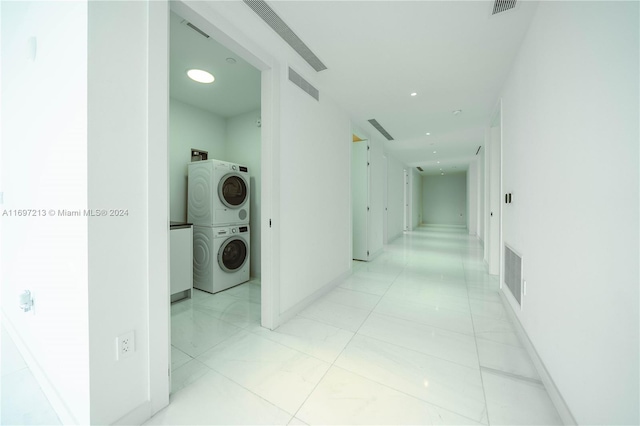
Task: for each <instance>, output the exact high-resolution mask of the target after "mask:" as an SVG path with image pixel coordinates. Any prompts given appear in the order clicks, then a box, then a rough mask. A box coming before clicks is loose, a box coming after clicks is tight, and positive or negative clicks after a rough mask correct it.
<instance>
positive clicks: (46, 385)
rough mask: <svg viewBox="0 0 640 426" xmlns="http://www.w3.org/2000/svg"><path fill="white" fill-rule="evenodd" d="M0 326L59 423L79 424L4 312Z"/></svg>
mask: <svg viewBox="0 0 640 426" xmlns="http://www.w3.org/2000/svg"><path fill="white" fill-rule="evenodd" d="M2 325H3V326H4V328H5V329H6V330H7V333H9V336H10V337H11V340H13V343H14V344H15V345H16V347H17V348H18V352H20V355H22V358H23V359H24V362H25V363H26V364H27V367H29V370H30V371H31V374H33V377H35V379H36V382H38V385H40V388H41V389H42V392H43V393H44V395H45V396H46V397H47V400H49V403H50V404H51V407H52V408H53V410H54V411H55V412H56V414H57V415H58V418H59V419H60V422H61V423H62V424H64V425H77V424H81V423H80V422H79V421H78V419H76V417H75V415H74V414H73V412H72V411H71V410H70V409H69V407H68V406H67V403H66V402H65V400H64V399H63V398H62V396H60V394H59V393H58V390H57V389H56V387H55V386H54V385H53V383H52V382H51V380H50V379H49V376H47V374H46V373H45V371H44V370H43V369H42V367H41V366H40V363H39V362H38V361H37V359H36V358H35V357H34V356H33V354H32V353H31V351H30V350H29V348H28V346H27V345H26V344H25V342H24V341H23V340H22V338H21V337H20V333H18V330H16V328H15V326H14V325H13V323H12V322H11V321H10V320H9V318H8V317H7V316H6V315H5V314H4V312H3V313H2ZM87 373H88V372H87ZM87 420H88V419H87ZM82 423H84V422H82Z"/></svg>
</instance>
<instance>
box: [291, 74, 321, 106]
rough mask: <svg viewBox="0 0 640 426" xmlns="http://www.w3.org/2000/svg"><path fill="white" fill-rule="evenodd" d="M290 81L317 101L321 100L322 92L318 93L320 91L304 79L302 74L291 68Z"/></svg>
mask: <svg viewBox="0 0 640 426" xmlns="http://www.w3.org/2000/svg"><path fill="white" fill-rule="evenodd" d="M289 81H291V82H292V83H293V84H295V85H296V86H298V87H299V88H301V89H302V90H304V91H305V92H307V93H308V94H309V95H311V97H312V98H314V99H315V100H316V101H319V100H320V92H318V89H316V88H315V87H313V86H312V85H311V84H310V83H309V82H308V81H307V80H305V79H304V78H302V76H301V75H300V74H298V73H297V72H295V71H294V70H292V69H291V68H289Z"/></svg>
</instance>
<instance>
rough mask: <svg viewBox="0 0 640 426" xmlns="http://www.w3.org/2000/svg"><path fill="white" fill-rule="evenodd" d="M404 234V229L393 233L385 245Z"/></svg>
mask: <svg viewBox="0 0 640 426" xmlns="http://www.w3.org/2000/svg"><path fill="white" fill-rule="evenodd" d="M403 235H404V231H400V232H398V233H397V234H396V235H393V236H392V237H391V238H389V240H388V241H387V243H386V244H385V245H389V244H391V243H392V242H394V241H395V240H397V239H398V238H400V237H402V236H403Z"/></svg>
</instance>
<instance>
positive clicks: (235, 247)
mask: <svg viewBox="0 0 640 426" xmlns="http://www.w3.org/2000/svg"><path fill="white" fill-rule="evenodd" d="M248 254H249V250H248V247H247V242H246V241H245V240H244V239H243V238H240V237H231V238H229V239H227V240H226V241H225V242H224V243H222V245H221V246H220V250H218V265H220V269H222V270H223V271H225V272H236V271H237V270H239V269H241V268H242V267H243V266H244V264H245V263H246V262H247V256H248Z"/></svg>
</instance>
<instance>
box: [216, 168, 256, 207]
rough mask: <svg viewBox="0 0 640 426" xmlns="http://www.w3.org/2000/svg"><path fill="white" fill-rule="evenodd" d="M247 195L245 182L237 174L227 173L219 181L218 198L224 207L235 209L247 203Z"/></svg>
mask: <svg viewBox="0 0 640 426" xmlns="http://www.w3.org/2000/svg"><path fill="white" fill-rule="evenodd" d="M248 195H249V194H248V191H247V181H245V180H244V177H242V176H240V175H239V174H237V173H228V174H226V175H224V176H223V177H222V179H220V184H219V185H218V196H219V197H220V201H222V203H223V204H224V205H225V206H227V207H229V208H231V209H237V208H238V207H240V206H242V205H243V204H244V203H245V202H246V201H247V197H248Z"/></svg>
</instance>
